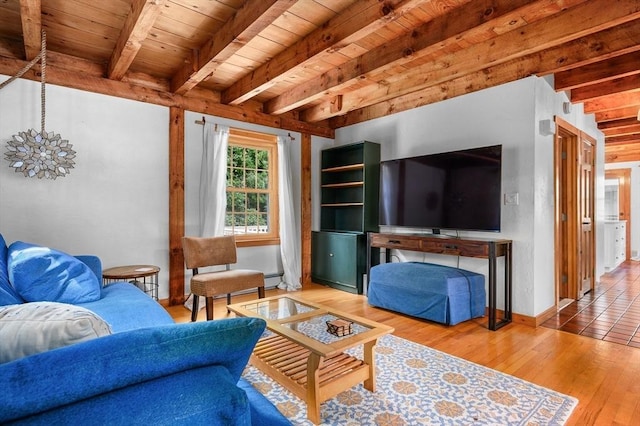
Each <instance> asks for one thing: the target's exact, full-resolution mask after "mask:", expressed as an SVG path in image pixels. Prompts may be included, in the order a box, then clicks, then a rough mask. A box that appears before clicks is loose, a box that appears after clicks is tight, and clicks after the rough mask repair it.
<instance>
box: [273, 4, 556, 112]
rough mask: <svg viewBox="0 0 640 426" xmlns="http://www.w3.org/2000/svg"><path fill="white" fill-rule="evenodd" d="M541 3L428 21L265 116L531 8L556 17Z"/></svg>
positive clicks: (468, 8)
mask: <svg viewBox="0 0 640 426" xmlns="http://www.w3.org/2000/svg"><path fill="white" fill-rule="evenodd" d="M543 3H546V4H548V2H547V1H532V0H518V1H514V0H496V1H494V2H493V3H492V5H491V7H487V2H486V0H474V1H472V2H471V3H469V4H467V5H465V6H464V7H460V8H456V9H454V10H453V11H451V12H450V13H448V14H446V15H442V16H439V17H436V18H434V19H433V20H431V21H428V22H426V23H424V24H422V25H420V26H419V27H417V28H414V29H413V30H411V31H410V32H407V33H406V34H404V35H402V36H400V37H398V38H397V39H395V40H394V41H393V43H389V44H384V45H382V46H378V47H376V48H374V49H372V50H370V51H368V52H366V53H364V54H363V55H362V56H359V57H357V58H354V59H351V60H350V61H348V62H346V63H344V64H342V65H340V66H339V67H336V68H333V69H331V70H329V71H327V72H326V73H324V74H323V75H321V76H320V78H315V79H312V80H309V81H306V82H303V83H300V84H297V85H296V86H295V87H294V88H292V89H291V90H287V92H286V93H284V94H282V95H280V96H277V97H276V98H273V99H271V100H270V101H268V102H266V103H265V112H267V113H269V114H282V113H283V112H287V111H291V110H292V109H295V108H299V107H301V106H303V105H305V104H308V103H309V102H312V101H315V100H317V99H320V98H321V97H323V96H325V95H326V94H328V93H337V92H339V91H344V90H347V89H348V88H349V87H351V86H354V85H356V84H358V83H359V79H363V78H368V77H369V76H368V74H370V73H372V72H373V71H375V72H376V73H380V72H383V71H385V70H387V69H389V68H391V67H397V66H400V65H405V64H408V63H410V62H412V61H414V60H415V59H417V58H419V57H424V56H426V55H429V54H434V53H436V52H437V51H439V50H440V49H449V48H451V47H452V46H454V45H457V44H458V43H459V41H460V39H464V38H467V37H468V38H478V39H486V38H489V37H491V36H493V35H495V32H494V31H495V28H496V27H508V26H509V23H512V24H513V23H517V22H519V19H520V18H521V16H522V15H523V14H526V13H527V12H530V11H531V10H533V9H534V8H535V9H536V10H537V12H538V16H539V17H544V14H545V12H547V11H549V12H547V13H549V14H551V13H553V12H557V10H553V9H544V8H541V5H542V4H543Z"/></svg>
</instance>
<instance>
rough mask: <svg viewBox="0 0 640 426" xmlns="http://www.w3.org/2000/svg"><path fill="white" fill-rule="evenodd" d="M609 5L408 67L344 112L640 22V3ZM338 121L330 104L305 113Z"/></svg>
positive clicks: (350, 100) (349, 101)
mask: <svg viewBox="0 0 640 426" xmlns="http://www.w3.org/2000/svg"><path fill="white" fill-rule="evenodd" d="M608 4H609V3H608V1H607V0H591V1H589V2H586V3H582V4H580V5H577V6H575V7H573V8H570V9H567V10H566V11H564V12H562V13H558V14H556V15H554V16H551V17H549V18H548V19H545V20H542V21H538V22H534V23H532V24H529V25H527V26H525V27H521V28H519V29H518V30H517V31H511V32H507V33H504V34H502V35H500V36H497V37H495V38H493V39H490V40H487V41H485V42H482V43H478V44H475V45H473V46H469V47H468V48H466V49H464V50H462V51H458V52H454V53H450V54H445V55H442V56H440V57H438V58H437V59H435V60H433V61H431V62H429V63H427V64H424V65H422V66H416V67H414V68H409V67H407V68H409V69H407V71H406V72H405V73H403V74H402V75H400V76H398V77H396V78H389V79H387V80H385V84H384V85H382V84H371V85H369V86H368V87H366V88H364V89H360V90H357V91H353V92H351V93H346V94H344V96H343V107H344V109H345V110H346V111H352V110H356V109H359V108H362V107H366V106H370V105H375V104H377V103H380V102H381V101H382V102H386V101H389V100H391V99H393V98H396V97H398V96H403V95H408V94H409V93H412V92H417V91H419V90H422V89H425V88H428V87H431V86H436V85H439V84H442V83H445V82H447V81H449V80H452V79H455V78H458V77H461V76H464V75H466V74H470V73H473V72H477V71H480V70H482V69H483V68H487V67H490V66H495V65H499V64H501V63H505V62H507V61H509V60H512V59H516V58H519V57H523V56H526V55H532V54H536V53H540V54H542V53H545V52H544V50H546V49H552V48H553V47H554V46H558V45H561V44H564V43H567V42H570V41H572V40H575V39H577V38H580V37H585V36H588V35H590V34H593V33H595V32H598V31H602V30H606V29H610V28H616V27H619V26H622V25H625V24H626V23H630V22H631V21H633V20H634V19H638V18H640V3H639V2H637V1H633V0H629V1H625V2H620V4H619V6H620V7H619V8H618V7H616V8H611V7H608V6H607V5H608ZM596 15H597V16H596ZM636 25H637V24H636ZM625 28H626V27H625ZM636 33H637V29H636ZM636 44H637V42H636ZM582 47H583V48H584V46H582ZM605 48H606V47H605V46H604V45H603V44H602V43H601V42H600V41H598V42H597V49H605ZM478 58H482V59H480V60H479V59H478ZM562 59H563V60H564V59H566V58H562ZM336 115H339V114H335V113H331V105H330V104H329V103H328V102H327V101H325V102H322V103H320V104H319V105H316V106H314V107H312V108H309V109H307V110H305V111H303V112H302V113H301V118H302V119H303V120H304V121H309V122H314V121H320V120H325V119H327V118H330V117H333V116H336Z"/></svg>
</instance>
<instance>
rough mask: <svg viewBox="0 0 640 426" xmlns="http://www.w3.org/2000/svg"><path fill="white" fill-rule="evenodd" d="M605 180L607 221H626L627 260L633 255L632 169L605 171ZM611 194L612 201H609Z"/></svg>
mask: <svg viewBox="0 0 640 426" xmlns="http://www.w3.org/2000/svg"><path fill="white" fill-rule="evenodd" d="M604 178H605V220H612V221H621V220H623V221H626V235H625V260H627V259H629V254H630V253H631V169H629V168H626V169H609V170H606V171H605V174H604ZM610 193H611V194H612V197H611V198H612V199H611V200H609V194H610ZM614 194H615V196H614Z"/></svg>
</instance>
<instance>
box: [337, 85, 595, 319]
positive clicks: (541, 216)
mask: <svg viewBox="0 0 640 426" xmlns="http://www.w3.org/2000/svg"><path fill="white" fill-rule="evenodd" d="M566 100H567V99H566V95H565V94H563V93H556V92H555V91H554V90H553V88H552V87H551V85H550V84H549V83H548V82H547V81H545V80H544V79H540V78H535V77H531V78H527V79H524V80H520V81H517V82H514V83H510V84H506V85H502V86H498V87H494V88H491V89H487V90H483V91H480V92H476V93H472V94H469V95H465V96H461V97H457V98H453V99H449V100H446V101H443V102H439V103H436V104H432V105H427V106H424V107H421V108H416V109H413V110H410V111H406V112H402V113H399V114H394V115H391V116H387V117H383V118H379V119H375V120H371V121H367V122H365V123H360V124H357V125H353V126H349V127H345V128H342V129H338V130H337V132H336V145H342V144H347V143H352V142H356V141H359V140H370V141H373V142H379V143H380V144H381V145H382V160H388V159H393V158H402V157H410V156H415V155H422V154H429V153H436V152H444V151H452V150H457V149H465V148H472V147H479V146H485V145H494V144H502V146H503V170H502V177H503V187H502V192H503V193H518V198H519V204H518V205H506V206H503V208H502V229H501V232H500V233H477V232H476V233H470V232H461V233H460V235H461V236H465V235H469V236H470V235H474V236H483V237H490V238H491V237H493V238H507V239H511V240H513V310H514V312H516V313H520V314H523V315H528V316H535V315H537V314H539V313H541V312H543V311H544V310H546V309H548V308H550V307H551V306H553V305H554V303H555V302H554V294H555V289H554V276H553V267H554V261H553V259H554V252H553V226H554V221H553V217H554V211H553V205H554V203H553V194H554V192H553V137H552V136H541V135H540V134H539V132H538V121H539V120H540V119H551V120H553V116H554V115H555V114H557V115H560V116H562V117H563V118H564V119H565V120H567V121H569V122H571V123H573V124H574V125H576V126H577V127H580V128H583V129H584V130H587V131H590V133H591V134H593V135H594V136H598V135H596V134H595V133H596V132H595V131H594V129H595V128H596V127H595V123H594V122H593V118H592V117H586V118H585V117H583V115H582V114H581V111H580V108H577V107H574V111H572V113H570V114H568V115H563V114H562V102H563V101H566ZM598 133H599V132H598ZM599 138H600V143H602V137H601V135H600V136H599ZM598 167H599V169H600V171H599V172H598V173H599V175H602V171H601V169H602V165H600V166H598ZM601 190H602V194H603V193H604V189H603V187H602V189H601ZM602 196H603V195H602ZM600 198H601V197H600ZM389 230H395V231H398V230H397V229H389ZM411 231H415V230H411ZM419 231H428V230H419ZM401 256H403V257H404V258H405V259H412V260H430V261H434V262H438V263H441V264H448V265H450V266H459V267H461V268H464V269H469V270H472V271H476V272H480V273H485V274H486V272H487V265H486V261H483V260H480V259H470V258H460V259H457V258H455V257H450V256H438V255H428V254H421V253H420V254H418V253H412V252H404V253H401ZM458 262H459V263H458ZM499 268H501V264H500V265H499ZM600 269H602V268H600ZM502 283H503V282H502V276H501V275H500V276H499V282H498V289H499V291H498V299H499V300H501V299H502V294H503V293H502ZM499 306H501V305H500V302H499Z"/></svg>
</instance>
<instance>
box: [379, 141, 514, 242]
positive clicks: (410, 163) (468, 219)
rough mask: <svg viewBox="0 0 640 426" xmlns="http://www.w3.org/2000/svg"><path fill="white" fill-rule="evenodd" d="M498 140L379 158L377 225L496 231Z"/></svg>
mask: <svg viewBox="0 0 640 426" xmlns="http://www.w3.org/2000/svg"><path fill="white" fill-rule="evenodd" d="M501 181H502V145H493V146H486V147H481V148H473V149H465V150H461V151H452V152H444V153H440V154H431V155H422V156H418V157H411V158H401V159H396V160H388V161H383V162H381V163H380V216H379V217H380V225H389V226H404V227H414V228H431V229H432V232H433V233H434V234H439V233H440V229H450V230H469V231H492V232H497V231H500V209H501Z"/></svg>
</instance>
